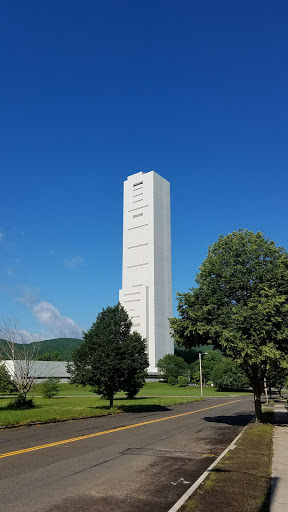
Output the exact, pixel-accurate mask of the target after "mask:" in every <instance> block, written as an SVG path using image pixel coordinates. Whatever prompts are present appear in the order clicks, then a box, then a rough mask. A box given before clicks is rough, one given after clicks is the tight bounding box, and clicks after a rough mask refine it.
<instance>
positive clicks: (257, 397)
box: [254, 393, 262, 421]
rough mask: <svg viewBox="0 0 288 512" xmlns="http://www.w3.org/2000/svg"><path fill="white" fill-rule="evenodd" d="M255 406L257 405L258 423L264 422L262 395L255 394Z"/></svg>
mask: <svg viewBox="0 0 288 512" xmlns="http://www.w3.org/2000/svg"><path fill="white" fill-rule="evenodd" d="M254 405H255V415H256V421H262V406H261V393H260V394H257V395H256V393H255V394H254Z"/></svg>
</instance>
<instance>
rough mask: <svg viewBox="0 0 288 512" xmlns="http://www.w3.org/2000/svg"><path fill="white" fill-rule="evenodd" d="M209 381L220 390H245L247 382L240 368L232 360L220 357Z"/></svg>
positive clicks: (247, 385)
mask: <svg viewBox="0 0 288 512" xmlns="http://www.w3.org/2000/svg"><path fill="white" fill-rule="evenodd" d="M211 380H212V382H213V384H214V385H215V386H217V388H220V389H245V388H248V387H249V381H248V379H247V377H246V375H245V373H244V371H243V370H242V368H241V367H240V366H239V365H238V364H237V363H236V362H235V361H233V360H232V359H230V358H227V357H222V359H221V360H220V361H219V362H218V364H217V365H215V366H214V368H213V370H212V372H211Z"/></svg>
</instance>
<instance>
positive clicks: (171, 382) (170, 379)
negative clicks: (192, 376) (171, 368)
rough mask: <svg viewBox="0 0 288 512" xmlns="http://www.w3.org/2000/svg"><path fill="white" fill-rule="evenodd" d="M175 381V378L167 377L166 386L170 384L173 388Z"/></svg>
mask: <svg viewBox="0 0 288 512" xmlns="http://www.w3.org/2000/svg"><path fill="white" fill-rule="evenodd" d="M176 382H177V380H176V379H175V377H169V379H168V384H170V386H175V384H176Z"/></svg>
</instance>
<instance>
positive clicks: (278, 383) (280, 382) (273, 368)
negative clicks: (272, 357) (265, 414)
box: [266, 358, 288, 398]
mask: <svg viewBox="0 0 288 512" xmlns="http://www.w3.org/2000/svg"><path fill="white" fill-rule="evenodd" d="M287 378H288V365H287V360H286V359H284V358H283V360H282V361H281V360H280V361H272V362H271V363H269V365H268V368H267V371H266V381H267V387H268V389H269V394H270V398H271V395H272V388H276V389H277V391H278V393H279V395H280V396H281V391H282V388H283V387H284V386H285V384H286V382H287Z"/></svg>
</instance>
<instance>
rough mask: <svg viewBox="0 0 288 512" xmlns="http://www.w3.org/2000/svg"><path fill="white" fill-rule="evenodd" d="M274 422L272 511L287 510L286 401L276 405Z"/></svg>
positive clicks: (287, 443)
mask: <svg viewBox="0 0 288 512" xmlns="http://www.w3.org/2000/svg"><path fill="white" fill-rule="evenodd" d="M274 424H275V425H274V433H273V459H272V488H271V499H270V512H287V511H288V412H287V410H286V408H285V402H284V401H283V402H279V403H276V404H275V405H274Z"/></svg>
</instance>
